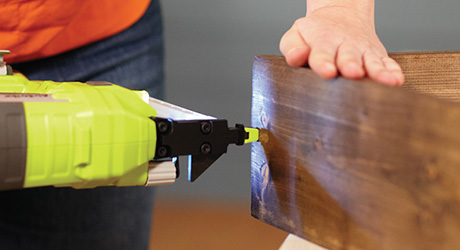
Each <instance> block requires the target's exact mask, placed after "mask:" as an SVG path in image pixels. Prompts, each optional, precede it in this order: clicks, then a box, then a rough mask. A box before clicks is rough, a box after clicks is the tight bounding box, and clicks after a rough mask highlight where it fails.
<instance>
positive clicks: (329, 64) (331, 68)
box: [324, 63, 335, 71]
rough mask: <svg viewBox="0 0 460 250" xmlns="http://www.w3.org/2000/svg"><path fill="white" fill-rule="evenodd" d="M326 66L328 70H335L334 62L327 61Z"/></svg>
mask: <svg viewBox="0 0 460 250" xmlns="http://www.w3.org/2000/svg"><path fill="white" fill-rule="evenodd" d="M324 68H325V69H326V70H328V71H333V70H335V65H334V64H332V63H325V64H324Z"/></svg>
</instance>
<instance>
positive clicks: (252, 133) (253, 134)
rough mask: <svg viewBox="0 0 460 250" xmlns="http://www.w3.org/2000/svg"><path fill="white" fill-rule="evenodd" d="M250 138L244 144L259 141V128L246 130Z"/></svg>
mask: <svg viewBox="0 0 460 250" xmlns="http://www.w3.org/2000/svg"><path fill="white" fill-rule="evenodd" d="M244 130H245V131H246V133H248V134H249V137H248V138H247V139H246V140H244V143H251V142H255V141H258V140H259V129H258V128H248V127H246V128H244Z"/></svg>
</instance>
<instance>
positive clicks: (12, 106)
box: [0, 103, 27, 190]
mask: <svg viewBox="0 0 460 250" xmlns="http://www.w3.org/2000/svg"><path fill="white" fill-rule="evenodd" d="M26 157H27V131H26V120H25V113H24V105H23V104H22V103H0V190H7V189H19V188H23V186H24V176H25V172H26Z"/></svg>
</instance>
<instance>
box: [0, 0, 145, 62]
mask: <svg viewBox="0 0 460 250" xmlns="http://www.w3.org/2000/svg"><path fill="white" fill-rule="evenodd" d="M149 3H150V0H130V1H126V0H97V1H94V0H65V1H63V0H7V1H4V2H3V3H2V4H1V5H0V13H1V15H0V49H8V50H10V51H11V55H7V56H5V59H6V61H7V62H9V63H13V62H21V61H29V60H33V59H39V58H43V57H48V56H53V55H56V54H59V53H62V52H65V51H68V50H71V49H74V48H77V47H80V46H83V45H86V44H89V43H91V42H95V41H98V40H101V39H103V38H106V37H109V36H111V35H114V34H116V33H118V32H120V31H122V30H124V29H126V28H128V27H129V26H131V25H132V24H134V23H135V22H136V21H137V20H138V19H139V18H140V17H141V16H142V15H143V13H144V12H145V10H146V9H147V7H148V5H149Z"/></svg>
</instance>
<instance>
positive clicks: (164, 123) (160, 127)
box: [158, 122, 169, 133]
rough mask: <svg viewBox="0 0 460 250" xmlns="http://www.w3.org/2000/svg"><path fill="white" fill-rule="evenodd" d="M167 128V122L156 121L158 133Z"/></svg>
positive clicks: (163, 131)
mask: <svg viewBox="0 0 460 250" xmlns="http://www.w3.org/2000/svg"><path fill="white" fill-rule="evenodd" d="M168 129H169V125H168V123H167V122H159V123H158V131H160V133H165V132H166V131H168Z"/></svg>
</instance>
